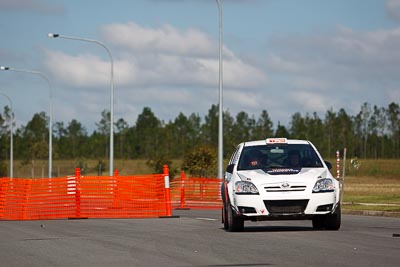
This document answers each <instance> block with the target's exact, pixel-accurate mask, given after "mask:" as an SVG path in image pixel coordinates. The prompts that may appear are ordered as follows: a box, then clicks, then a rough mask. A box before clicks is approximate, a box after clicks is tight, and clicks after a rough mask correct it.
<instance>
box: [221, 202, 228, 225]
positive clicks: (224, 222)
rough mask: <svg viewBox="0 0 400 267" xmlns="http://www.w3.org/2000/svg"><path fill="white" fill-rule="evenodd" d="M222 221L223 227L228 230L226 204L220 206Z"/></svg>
mask: <svg viewBox="0 0 400 267" xmlns="http://www.w3.org/2000/svg"><path fill="white" fill-rule="evenodd" d="M222 222H223V224H224V229H225V230H228V229H229V223H228V212H227V209H226V205H225V204H224V206H223V207H222Z"/></svg>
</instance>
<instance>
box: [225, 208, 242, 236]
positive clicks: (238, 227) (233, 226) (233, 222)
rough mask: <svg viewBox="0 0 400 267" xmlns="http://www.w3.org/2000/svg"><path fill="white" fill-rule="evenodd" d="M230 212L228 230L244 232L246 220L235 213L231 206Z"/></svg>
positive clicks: (228, 210) (228, 211)
mask: <svg viewBox="0 0 400 267" xmlns="http://www.w3.org/2000/svg"><path fill="white" fill-rule="evenodd" d="M227 213H228V216H227V217H228V231H229V232H242V231H243V229H244V220H243V219H241V218H240V217H239V216H237V215H236V214H235V212H234V211H233V209H232V208H231V207H229V208H227Z"/></svg>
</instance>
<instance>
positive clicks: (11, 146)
mask: <svg viewBox="0 0 400 267" xmlns="http://www.w3.org/2000/svg"><path fill="white" fill-rule="evenodd" d="M0 95H3V96H5V97H6V98H7V99H8V101H9V102H10V108H11V123H10V122H9V123H10V126H11V127H10V178H13V177H14V154H13V151H14V148H13V146H14V145H13V144H14V141H13V130H14V113H13V112H14V110H13V104H12V101H11V98H10V97H9V96H8V95H6V94H5V93H3V92H0Z"/></svg>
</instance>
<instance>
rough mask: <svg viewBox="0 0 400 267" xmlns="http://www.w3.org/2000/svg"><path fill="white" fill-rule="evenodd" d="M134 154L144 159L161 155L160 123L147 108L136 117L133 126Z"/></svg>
mask: <svg viewBox="0 0 400 267" xmlns="http://www.w3.org/2000/svg"><path fill="white" fill-rule="evenodd" d="M135 142H136V143H135V145H136V152H137V153H138V155H139V156H141V157H144V158H151V157H155V156H157V155H159V154H160V153H162V151H160V149H159V147H160V143H162V142H163V140H162V139H161V121H160V120H159V119H158V118H157V117H156V116H155V115H154V113H153V112H152V111H151V109H150V108H149V107H145V108H143V112H142V113H141V114H140V115H139V116H138V119H137V121H136V126H135Z"/></svg>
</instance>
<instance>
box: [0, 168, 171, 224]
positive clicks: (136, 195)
mask: <svg viewBox="0 0 400 267" xmlns="http://www.w3.org/2000/svg"><path fill="white" fill-rule="evenodd" d="M169 194H170V192H169V176H168V167H167V166H164V173H163V174H153V175H139V176H118V173H117V172H116V173H115V175H114V176H81V175H80V172H79V169H77V170H76V174H75V176H71V177H59V178H39V179H25V178H1V179H0V220H42V219H67V218H76V219H79V218H148V217H164V216H165V217H167V216H171V198H170V195H169Z"/></svg>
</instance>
